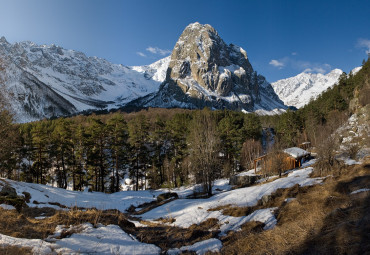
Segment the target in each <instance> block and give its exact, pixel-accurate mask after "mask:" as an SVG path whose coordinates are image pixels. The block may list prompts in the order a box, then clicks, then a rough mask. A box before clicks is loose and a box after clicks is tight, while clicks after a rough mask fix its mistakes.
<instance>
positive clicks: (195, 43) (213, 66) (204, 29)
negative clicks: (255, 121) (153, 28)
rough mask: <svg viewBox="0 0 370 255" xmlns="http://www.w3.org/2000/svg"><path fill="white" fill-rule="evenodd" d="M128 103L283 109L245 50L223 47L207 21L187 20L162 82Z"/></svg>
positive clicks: (280, 102) (191, 106) (235, 47)
mask: <svg viewBox="0 0 370 255" xmlns="http://www.w3.org/2000/svg"><path fill="white" fill-rule="evenodd" d="M131 105H134V106H137V107H139V106H146V107H149V106H150V107H165V108H171V107H182V108H191V109H195V108H203V107H206V106H207V107H210V108H214V109H224V108H228V109H232V110H240V111H248V112H251V111H260V112H262V113H267V112H268V111H273V110H275V109H276V111H279V110H284V109H286V106H284V104H283V102H282V101H280V100H279V98H278V97H277V95H276V94H275V92H274V91H273V89H272V87H271V85H270V84H269V83H268V82H267V81H266V79H265V78H264V77H263V76H261V75H258V74H257V72H255V71H254V70H253V68H252V66H251V64H250V63H249V60H248V56H247V53H246V51H245V50H243V49H242V48H241V47H238V46H236V45H233V44H230V45H227V44H226V43H225V42H224V41H223V40H222V39H221V37H220V36H219V35H218V33H217V32H216V30H215V29H214V28H213V27H211V26H210V25H208V24H207V25H201V24H199V23H193V24H190V25H189V26H187V27H186V28H185V30H184V31H183V33H182V34H181V36H180V38H179V40H178V41H177V43H176V45H175V47H174V49H173V51H172V55H171V61H170V63H169V67H168V70H167V75H166V79H165V81H164V82H163V83H162V85H161V87H160V89H159V91H158V92H157V93H155V94H152V95H150V96H147V97H145V98H142V99H140V100H136V101H135V102H133V103H132V104H131Z"/></svg>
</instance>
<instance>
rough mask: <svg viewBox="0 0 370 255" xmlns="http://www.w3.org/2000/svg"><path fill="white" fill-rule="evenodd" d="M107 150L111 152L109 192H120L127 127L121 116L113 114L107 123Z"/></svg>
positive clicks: (125, 154) (126, 145) (125, 158)
mask: <svg viewBox="0 0 370 255" xmlns="http://www.w3.org/2000/svg"><path fill="white" fill-rule="evenodd" d="M107 129H108V133H109V148H110V150H111V169H112V173H111V185H110V190H111V192H117V191H119V190H120V179H121V177H120V176H124V173H123V171H124V168H125V165H127V163H128V157H127V155H128V152H129V144H128V127H127V123H126V121H125V119H124V118H123V116H122V115H121V114H115V115H114V116H113V117H112V118H111V119H110V120H109V121H108V123H107Z"/></svg>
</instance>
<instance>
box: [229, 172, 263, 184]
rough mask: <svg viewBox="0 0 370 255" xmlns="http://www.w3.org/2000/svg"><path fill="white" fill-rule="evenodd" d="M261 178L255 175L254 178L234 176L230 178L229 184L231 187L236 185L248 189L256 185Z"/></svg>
mask: <svg viewBox="0 0 370 255" xmlns="http://www.w3.org/2000/svg"><path fill="white" fill-rule="evenodd" d="M260 178H261V177H260V176H258V175H253V176H250V175H242V176H239V175H234V176H231V177H230V180H229V184H230V185H235V186H242V187H246V186H250V185H252V184H254V183H255V182H256V181H257V180H258V179H260Z"/></svg>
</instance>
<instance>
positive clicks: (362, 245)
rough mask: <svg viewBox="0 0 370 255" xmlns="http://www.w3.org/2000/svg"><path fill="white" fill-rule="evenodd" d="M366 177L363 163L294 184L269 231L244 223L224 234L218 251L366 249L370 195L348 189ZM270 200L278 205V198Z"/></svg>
mask: <svg viewBox="0 0 370 255" xmlns="http://www.w3.org/2000/svg"><path fill="white" fill-rule="evenodd" d="M369 182H370V168H369V163H367V164H364V165H362V166H361V167H359V166H358V167H349V168H347V169H346V171H345V172H342V175H341V176H337V177H330V178H327V179H326V181H325V183H324V185H316V186H312V187H310V188H306V189H302V190H300V189H299V188H298V190H294V189H297V188H296V187H295V188H293V190H291V191H292V192H293V194H289V195H287V196H291V195H296V200H293V201H291V202H289V203H282V204H281V206H280V209H279V210H278V211H277V213H276V214H277V220H278V224H277V226H276V227H275V228H274V229H273V230H270V231H263V232H260V231H255V230H251V229H250V228H248V229H247V230H242V231H240V232H237V233H230V234H229V235H228V236H227V237H226V238H225V239H224V240H223V241H224V248H223V250H222V253H223V254H369V250H370V238H369V229H370V216H369V215H370V200H369V199H370V194H369V192H365V193H358V194H350V193H351V192H352V191H354V190H358V189H361V188H365V187H368V184H369ZM295 191H297V194H294V193H296V192H295ZM284 192H288V191H284ZM282 196H283V197H284V196H285V195H282ZM271 203H272V204H271V205H276V206H278V205H279V202H278V200H274V199H272V200H271ZM271 205H268V207H270V206H271Z"/></svg>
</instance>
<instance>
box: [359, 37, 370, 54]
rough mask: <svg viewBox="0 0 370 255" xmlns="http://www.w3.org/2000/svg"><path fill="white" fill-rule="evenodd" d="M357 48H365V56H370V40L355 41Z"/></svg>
mask: <svg viewBox="0 0 370 255" xmlns="http://www.w3.org/2000/svg"><path fill="white" fill-rule="evenodd" d="M357 47H359V48H365V50H366V54H370V40H368V39H364V38H360V39H358V40H357Z"/></svg>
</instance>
